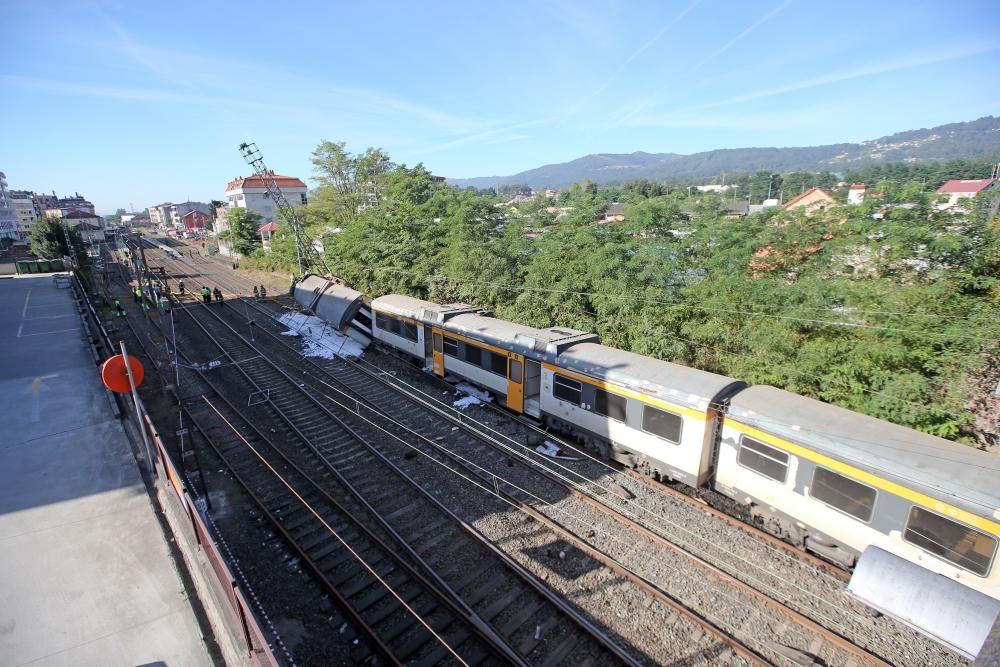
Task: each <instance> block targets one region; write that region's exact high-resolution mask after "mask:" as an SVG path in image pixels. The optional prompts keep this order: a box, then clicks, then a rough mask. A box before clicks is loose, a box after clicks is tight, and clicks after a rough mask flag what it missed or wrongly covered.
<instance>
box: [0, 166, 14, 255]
mask: <svg viewBox="0 0 1000 667" xmlns="http://www.w3.org/2000/svg"><path fill="white" fill-rule="evenodd" d="M18 238H19V237H18V234H17V214H16V213H15V212H14V207H13V205H12V204H11V200H10V191H9V190H8V189H7V176H6V175H4V173H3V172H2V171H0V239H11V240H17V239H18Z"/></svg>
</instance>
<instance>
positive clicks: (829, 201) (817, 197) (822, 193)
mask: <svg viewBox="0 0 1000 667" xmlns="http://www.w3.org/2000/svg"><path fill="white" fill-rule="evenodd" d="M836 205H837V200H836V199H834V198H833V197H832V196H831V195H830V193H829V192H827V191H826V190H824V189H823V188H810V189H809V190H806V191H805V192H803V193H802V194H800V195H799V196H798V197H796V198H795V199H792V200H791V201H789V202H788V203H786V204H785V205H784V206H782V208H783V209H785V210H786V211H794V210H796V209H805V214H806V215H812V214H813V213H815V212H816V211H822V210H824V209H828V208H830V207H832V206H836Z"/></svg>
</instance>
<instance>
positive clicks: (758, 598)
mask: <svg viewBox="0 0 1000 667" xmlns="http://www.w3.org/2000/svg"><path fill="white" fill-rule="evenodd" d="M250 307H251V308H253V309H256V310H260V311H267V309H264V308H262V307H260V306H258V305H255V304H250ZM267 314H268V318H270V316H271V315H272V313H267ZM261 322H262V323H263V324H264V327H263V329H264V330H265V331H266V330H267V329H268V328H269V327H273V326H274V323H273V321H271V320H270V319H262V320H261ZM268 323H270V324H268ZM259 330H260V329H259ZM268 333H271V332H268ZM274 333H277V331H275V332H274ZM274 342H276V343H277V344H280V345H283V346H285V347H286V348H287V347H288V341H287V339H280V338H275V340H274ZM318 364H319V365H320V366H322V367H323V368H322V369H320V372H315V370H314V371H310V372H307V373H306V375H307V376H311V378H309V379H310V380H311V381H313V383H314V384H315V383H316V382H318V383H320V384H321V385H324V386H326V387H327V391H329V392H331V393H336V392H338V391H339V392H344V393H343V394H342V398H344V399H345V400H347V399H353V400H354V401H355V410H356V411H360V409H361V408H360V405H361V404H359V403H357V400H358V399H359V398H360V399H364V405H365V407H366V409H367V410H370V411H372V412H377V413H379V414H381V415H383V416H388V417H391V418H392V419H397V420H398V421H399V422H400V424H401V425H402V424H407V423H409V424H413V425H416V426H417V428H418V429H419V433H424V432H427V433H431V432H433V431H432V430H428V427H429V425H430V421H429V420H428V414H434V415H436V417H435V418H436V419H437V420H439V421H440V420H442V419H445V420H448V421H450V422H451V423H455V424H459V425H460V426H461V427H462V428H463V429H465V430H466V431H467V432H468V433H469V434H470V435H472V436H474V437H475V438H476V439H478V440H480V441H481V442H486V443H487V444H489V445H490V446H491V447H495V448H499V451H500V452H501V453H502V456H506V457H512V456H513V457H514V458H515V460H517V462H518V463H519V464H522V465H524V466H525V467H526V468H531V469H532V470H534V472H535V473H536V474H538V473H539V471H540V469H542V468H544V469H545V470H544V472H542V474H543V476H545V477H547V481H548V482H550V483H552V484H556V485H561V486H562V489H563V491H566V492H569V494H570V495H573V496H575V497H576V498H577V499H579V500H582V501H583V502H584V503H586V504H588V505H590V509H593V510H596V511H598V512H601V513H604V514H606V515H607V516H611V517H612V518H614V520H615V521H616V522H618V523H619V524H621V526H622V527H625V528H626V529H627V530H628V531H630V532H631V533H632V534H633V535H632V537H631V538H629V537H624V536H616V535H614V534H613V531H606V533H605V534H604V535H601V536H596V535H594V536H590V534H591V533H593V532H594V531H593V526H594V525H596V522H595V521H594V520H590V521H579V520H577V523H578V524H579V525H578V526H577V527H576V528H575V529H574V528H568V529H567V530H568V533H569V534H570V535H571V536H577V537H579V536H580V535H587V536H588V537H587V539H586V542H587V543H588V544H589V543H601V540H600V539H596V540H595V538H604V541H603V543H602V544H603V547H602V548H603V551H601V550H599V553H603V552H608V553H613V552H614V551H615V550H616V547H615V542H616V541H617V542H618V543H619V544H621V543H623V542H624V540H626V539H635V534H636V533H637V534H639V535H641V536H642V538H643V539H644V540H646V541H648V544H647V545H646V546H655V547H658V548H659V550H660V551H662V550H663V549H669V550H671V551H674V552H676V553H677V554H678V555H680V554H684V555H685V556H687V557H690V558H694V559H696V562H697V563H698V565H699V566H700V567H702V568H703V575H704V573H706V572H707V573H711V574H712V575H713V576H716V577H721V578H722V579H723V580H727V583H728V585H729V586H730V587H734V588H735V590H738V591H739V593H740V594H741V595H744V596H745V597H744V598H743V599H742V600H741V599H740V598H737V597H733V595H732V594H731V593H730V594H727V593H726V592H724V591H721V590H720V591H716V592H715V593H714V594H713V595H714V597H716V598H719V597H721V598H724V599H728V600H729V601H730V602H731V603H732V604H733V605H735V606H736V607H741V608H742V611H741V615H742V616H743V617H744V618H743V620H742V625H743V626H747V625H753V624H764V625H766V626H768V627H773V628H777V629H778V630H779V632H774V633H771V634H770V635H769V636H768V635H767V633H765V636H767V638H766V639H760V638H750V637H749V636H748V634H747V633H746V632H745V631H743V632H741V631H740V629H739V627H737V629H735V630H732V633H733V635H734V636H740V637H743V639H744V641H745V642H746V643H747V644H749V645H750V646H753V647H754V651H755V652H756V653H757V654H758V655H759V656H764V657H766V659H767V660H769V661H772V662H775V663H778V664H782V663H796V662H798V661H802V660H809V659H812V658H817V659H820V660H822V661H823V662H824V664H882V661H881V659H880V658H879V657H878V656H879V655H881V656H885V657H887V658H888V659H889V660H891V661H893V662H898V663H900V664H906V663H907V662H909V661H908V660H907V659H906V658H904V657H902V656H904V655H905V651H906V650H907V648H908V647H907V646H906V644H905V643H904V645H903V646H902V647H901V648H900V652H895V651H894V650H892V649H893V646H894V645H895V644H898V641H897V638H896V637H895V636H894V633H895V632H897V631H899V630H900V628H899V627H898V626H894V624H887V622H886V621H884V620H883V621H878V620H877V619H872V618H871V616H870V615H867V614H866V613H865V612H864V610H863V609H862V608H861V606H860V605H856V606H855V607H854V608H850V607H849V606H848V603H846V602H843V601H836V602H832V601H827V600H823V599H821V598H820V597H819V596H817V595H816V593H815V592H813V591H811V590H807V589H804V588H803V586H802V585H801V584H795V585H792V586H788V587H786V589H785V590H784V591H783V590H781V589H780V588H779V587H778V586H777V585H778V584H780V583H781V581H782V579H783V578H784V573H783V572H768V571H767V569H766V568H762V567H753V566H751V567H750V568H749V569H748V570H744V571H739V570H734V568H733V562H734V561H733V558H732V556H733V554H732V552H729V553H723V554H722V555H724V556H729V557H730V558H729V559H728V560H726V559H725V558H723V559H722V560H721V561H720V559H719V558H718V557H717V556H716V557H715V558H708V557H705V555H704V553H702V554H701V555H698V553H699V552H704V551H705V545H699V544H697V542H698V537H697V536H696V535H692V534H691V531H690V530H681V531H680V532H678V531H676V530H674V531H672V534H671V531H670V530H664V526H663V525H657V524H659V523H661V522H660V521H659V519H662V518H663V517H662V516H657V517H654V518H656V519H657V521H655V522H652V524H653V525H651V526H650V521H649V519H650V516H648V515H647V516H643V509H642V508H641V507H640V508H639V510H638V515H637V512H636V507H635V503H634V502H631V501H630V500H626V499H623V498H622V497H621V494H620V493H619V492H617V491H615V490H614V489H611V490H609V487H608V484H607V483H606V482H605V483H603V484H602V483H599V482H597V481H596V480H595V479H587V478H586V477H583V478H579V476H577V477H578V479H573V478H572V477H573V475H575V474H576V473H575V471H572V470H570V469H568V468H567V466H565V465H562V464H559V465H554V464H553V463H552V462H551V460H547V459H545V458H544V457H541V456H538V455H537V454H535V453H534V452H533V451H532V450H531V448H527V447H525V446H524V443H523V441H522V442H516V441H514V440H513V439H512V438H510V437H509V436H507V435H506V434H504V433H500V432H499V431H498V430H497V429H494V428H492V427H488V426H486V425H484V424H481V423H479V424H472V423H470V420H469V419H468V417H466V416H465V415H462V414H461V413H458V412H457V411H454V410H451V409H450V406H446V405H443V404H441V403H440V401H437V400H436V399H435V398H433V397H430V396H428V395H426V394H423V395H421V394H420V392H418V391H416V390H415V388H414V387H411V386H401V385H400V383H399V382H398V380H396V379H393V378H391V377H390V376H388V375H386V374H384V373H381V372H380V371H377V370H376V371H372V370H367V369H364V368H363V367H361V366H360V365H358V364H354V363H350V362H345V361H337V360H333V361H323V362H318ZM313 365H314V366H316V364H313ZM317 368H318V366H317ZM376 388H378V389H376ZM400 397H403V398H404V399H405V400H404V401H400V400H399V398H400ZM350 402H351V401H350V400H347V403H350ZM372 406H375V407H372ZM387 406H391V409H387ZM404 406H410V410H409V414H404V413H406V412H407V410H405V409H404ZM331 407H333V408H336V405H332V406H331ZM341 407H343V405H342V406H341ZM431 421H432V420H431ZM484 427H485V428H484ZM419 433H418V432H417V431H411V435H412V434H417V435H419ZM548 437H550V438H551V435H549V436H548ZM508 461H509V459H508ZM463 465H464V464H463ZM508 465H509V463H508ZM602 465H606V464H602ZM490 470H491V471H492V472H488V473H486V474H487V476H488V475H490V474H492V475H493V476H494V477H493V478H494V480H498V479H502V475H503V474H507V475H508V476H509V473H508V472H506V471H504V470H503V467H502V465H499V463H498V464H497V465H496V466H495V467H494V468H491V469H490ZM483 472H484V471H483V470H480V471H479V473H480V474H482V473H483ZM602 472H604V473H607V472H608V471H607V470H605V471H602ZM616 474H617V475H619V478H620V477H624V475H623V474H622V473H620V472H618V471H616ZM631 481H632V484H628V483H622V484H621V487H625V488H620V489H618V491H625V492H626V493H631V491H630V490H637V491H638V489H636V485H639V486H642V487H648V485H647V484H646V482H645V480H642V481H640V480H635V479H633V480H631ZM615 484H618V482H615ZM505 488H506V487H505ZM640 493H641V491H640ZM511 497H512V499H514V500H517V501H519V502H521V503H522V506H524V507H535V506H537V507H538V509H539V510H541V511H543V512H544V511H545V508H546V507H550V506H555V503H553V502H551V500H550V499H551V498H552V497H553V493H552V492H551V490H550V491H548V492H546V491H544V490H543V487H542V486H539V487H537V490H536V491H529V490H525V489H517V490H516V492H515V493H513V494H512V495H511ZM684 502H686V503H687V504H688V506H689V509H690V508H691V507H692V505H691V503H692V502H693V501H692V500H691V499H689V498H686V497H685V498H684ZM693 507H694V509H695V510H696V511H699V512H702V513H704V512H706V510H707V508H705V507H703V506H693ZM647 514H648V512H647ZM557 517H558V518H559V519H562V520H563V521H564V523H565V524H566V525H567V526H569V525H571V524H572V523H573V522H572V521H569V520H567V516H560V515H559V513H558V512H556V514H555V515H552V518H553V519H555V518H557ZM730 521H732V519H730ZM673 523H674V524H675V525H674V528H676V527H677V526H676V523H677V522H673ZM647 526H649V527H647ZM741 528H743V527H741ZM661 533H667V535H666V537H665V536H664V535H663V534H661ZM685 533H686V534H685ZM692 538H693V539H692ZM667 540H669V541H667ZM582 546H584V547H586V546H587V545H586V544H584V545H582ZM711 546H712V547H713V548H714V549H715V550H716V551H719V552H724V551H725V549H724V548H721V549H720V548H719V545H711ZM770 547H771V548H772V549H773V550H775V551H777V550H779V549H783V548H785V545H782V546H779V545H776V544H771V545H770ZM647 553H648V554H649V557H650V558H653V559H655V558H656V557H657V549H650V550H649V551H648V552H647ZM794 553H795V555H796V556H801V554H800V552H797V551H795V552H794ZM786 555H787V554H786ZM609 560H614V559H609ZM736 561H743V564H744V565H745V564H746V558H743V559H740V558H738V557H737V558H736ZM633 562H634V561H633ZM751 565H752V564H751ZM812 565H813V566H818V567H819V568H820V569H824V570H826V574H827V576H828V578H830V579H837V580H838V583H842V575H841V574H840V572H839V571H837V570H834V571H830V570H829V569H826V568H825V567H824V566H823V565H819V564H818V563H812ZM625 567H626V569H628V567H629V566H625ZM642 571H643V569H642V568H641V567H636V572H642ZM679 571H681V570H679V569H676V568H675V569H674V572H679ZM649 578H650V580H651V581H653V582H656V581H657V580H658V579H659V580H660V581H663V580H664V578H663V577H662V576H661V577H659V578H658V577H657V576H650V577H649ZM668 578H669V577H668ZM662 588H664V589H669V586H668V585H666V584H662ZM757 588H760V589H761V590H764V591H766V594H764V593H760V592H759V591H757V590H756V589H757ZM707 592H708V591H707V589H706V588H704V587H703V588H702V590H701V591H695V598H698V597H699V596H701V597H704V596H705V595H706V593H707ZM841 592H842V587H841ZM756 607H767V608H769V610H770V613H772V614H774V616H773V617H772V618H771V619H768V618H767V617H766V615H764V614H761V613H760V610H759V609H756ZM803 612H804V613H803ZM805 614H809V615H810V616H814V617H817V618H819V619H820V620H822V621H823V624H820V623H816V622H814V621H812V620H810V619H809V618H807V617H806V616H805ZM730 615H732V614H727V613H726V612H724V611H720V612H718V613H717V614H715V615H710V616H711V618H712V619H713V620H714V621H716V622H718V625H719V626H720V627H722V628H724V627H726V626H727V622H728V621H726V620H725V618H726V617H727V616H730ZM751 618H752V619H754V620H748V619H751ZM732 625H735V626H740V625H741V622H740V621H738V620H737V621H736V623H734V624H732ZM824 625H825V626H828V627H824ZM829 627H832V628H835V631H831V630H830V629H828V628H829ZM902 631H903V632H904V633H905V632H908V631H907V630H905V629H903V630H902ZM782 633H784V636H782ZM847 638H850V639H847ZM854 642H857V643H858V644H861V645H863V646H866V647H868V648H869V649H871V650H870V651H867V650H864V649H861V648H859V647H858V646H856V645H854ZM921 648H922V650H923V651H924V652H925V654H926V655H927V656H931V655H933V658H930V657H928V658H927V659H924V660H922V661H923V662H926V663H928V664H944V663H946V662H948V661H949V659H951V661H954V656H951V655H950V654H947V653H944V652H943V651H941V652H937V651H936V650H935V649H936V646H932V647H921ZM873 652H874V653H873ZM939 653H941V654H943V655H940V654H939ZM939 659H940V662H939V661H938V660H939ZM918 662H920V660H918ZM956 664H958V663H956Z"/></svg>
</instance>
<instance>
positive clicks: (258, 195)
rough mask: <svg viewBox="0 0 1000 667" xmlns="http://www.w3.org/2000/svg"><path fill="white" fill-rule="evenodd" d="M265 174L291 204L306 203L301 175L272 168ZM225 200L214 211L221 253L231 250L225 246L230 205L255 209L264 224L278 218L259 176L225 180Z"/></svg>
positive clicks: (217, 239) (275, 206) (305, 192)
mask: <svg viewBox="0 0 1000 667" xmlns="http://www.w3.org/2000/svg"><path fill="white" fill-rule="evenodd" d="M269 176H270V178H273V179H274V182H275V184H276V185H277V186H278V190H279V191H280V192H281V194H282V196H284V198H285V200H286V201H288V203H289V204H290V205H291V206H292V207H293V208H298V207H299V206H304V205H305V204H308V203H309V197H308V192H309V189H308V188H307V187H306V184H305V183H304V182H303V181H302V179H300V178H296V177H294V176H282V175H280V174H275V173H274V172H273V171H272V172H271V173H270V174H269ZM226 200H227V203H226V205H225V206H220V207H219V208H217V209H216V211H215V238H216V241H217V242H218V245H219V252H220V253H221V254H223V255H232V254H234V253H233V251H232V249H231V248H230V247H229V225H228V224H227V223H226V213H227V212H228V211H229V210H230V209H234V208H245V209H247V210H248V211H252V212H254V213H258V214H259V215H260V216H261V218H263V222H264V225H267V224H268V223H272V222H273V223H275V224H280V223H281V222H282V220H281V219H280V218H279V216H278V205H277V204H276V203H275V202H274V201H272V200H271V195H270V194H269V193H268V190H267V185H266V184H265V182H264V179H263V178H261V177H260V176H246V177H243V176H240V177H239V178H236V179H234V180H232V181H229V183H228V184H227V185H226ZM269 238H270V237H269Z"/></svg>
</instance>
